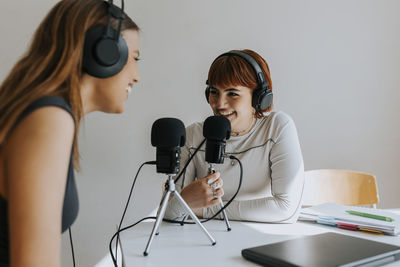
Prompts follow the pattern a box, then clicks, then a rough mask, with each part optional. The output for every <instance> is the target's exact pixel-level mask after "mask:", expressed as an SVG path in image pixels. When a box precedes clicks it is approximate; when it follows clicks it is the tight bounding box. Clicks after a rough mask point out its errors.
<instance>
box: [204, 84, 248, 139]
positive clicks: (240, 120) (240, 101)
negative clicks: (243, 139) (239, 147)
mask: <svg viewBox="0 0 400 267" xmlns="http://www.w3.org/2000/svg"><path fill="white" fill-rule="evenodd" d="M252 92H253V90H252V89H250V88H248V87H245V86H241V85H238V86H229V87H227V88H216V87H210V95H209V99H208V100H209V103H210V106H211V108H212V110H213V112H214V114H215V115H217V116H224V117H225V118H227V119H229V121H230V122H231V129H232V132H236V133H239V132H241V131H245V130H246V129H248V128H249V127H250V126H251V123H252V121H253V118H254V108H253V107H252V105H251V100H252Z"/></svg>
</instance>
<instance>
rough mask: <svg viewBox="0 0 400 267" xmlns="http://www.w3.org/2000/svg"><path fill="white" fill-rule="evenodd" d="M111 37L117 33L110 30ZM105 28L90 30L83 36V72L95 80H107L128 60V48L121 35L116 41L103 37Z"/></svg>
mask: <svg viewBox="0 0 400 267" xmlns="http://www.w3.org/2000/svg"><path fill="white" fill-rule="evenodd" d="M108 30H109V31H111V36H116V35H117V31H115V30H114V29H112V28H109V29H108ZM105 31H106V27H105V26H96V27H93V28H90V29H89V30H88V31H87V32H86V35H85V44H84V50H83V62H82V67H83V70H84V71H85V72H86V73H88V74H89V75H91V76H94V77H97V78H108V77H111V76H114V75H116V74H117V73H119V72H120V71H121V70H122V69H123V67H124V66H125V64H126V62H127V60H128V46H127V44H126V41H125V39H124V37H122V35H120V36H119V38H118V40H114V39H111V38H107V37H104V33H105Z"/></svg>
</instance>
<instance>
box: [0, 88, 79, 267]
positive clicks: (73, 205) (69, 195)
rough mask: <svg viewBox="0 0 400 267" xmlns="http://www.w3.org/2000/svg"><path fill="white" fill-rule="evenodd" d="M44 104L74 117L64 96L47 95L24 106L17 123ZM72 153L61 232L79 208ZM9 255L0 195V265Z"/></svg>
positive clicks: (4, 265) (2, 264) (6, 216)
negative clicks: (26, 106) (62, 110)
mask: <svg viewBox="0 0 400 267" xmlns="http://www.w3.org/2000/svg"><path fill="white" fill-rule="evenodd" d="M46 106H56V107H60V108H62V109H64V110H66V111H68V113H70V114H71V116H72V118H74V116H73V113H72V110H71V107H70V106H69V104H68V103H67V102H66V101H65V100H64V98H62V97H59V96H48V97H44V98H41V99H39V100H37V101H35V102H34V103H32V104H31V105H29V106H28V108H26V109H25V111H24V112H23V113H22V115H21V116H20V118H19V119H18V122H17V123H19V122H20V121H21V120H22V119H23V118H24V117H26V116H27V115H28V114H30V113H31V112H32V111H34V110H36V109H39V108H41V107H46ZM72 155H73V148H71V155H70V160H69V167H68V175H67V177H66V178H67V184H66V188H65V195H64V204H63V211H62V229H61V231H62V232H64V231H65V230H67V229H68V228H69V227H70V226H71V225H72V223H73V222H74V221H75V219H76V217H77V215H78V210H79V202H78V193H77V190H76V184H75V177H74V165H73V161H72ZM49 190H50V189H49ZM9 257H10V255H9V237H8V215H7V201H6V200H5V199H4V198H3V197H2V196H0V267H6V266H8V264H9Z"/></svg>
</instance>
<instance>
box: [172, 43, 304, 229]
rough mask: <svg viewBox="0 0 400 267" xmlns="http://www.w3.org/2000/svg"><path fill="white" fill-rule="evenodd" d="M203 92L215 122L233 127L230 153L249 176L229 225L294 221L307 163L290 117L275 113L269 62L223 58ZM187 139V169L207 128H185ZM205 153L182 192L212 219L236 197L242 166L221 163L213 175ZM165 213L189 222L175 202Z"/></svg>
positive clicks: (243, 55)
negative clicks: (220, 118) (234, 222)
mask: <svg viewBox="0 0 400 267" xmlns="http://www.w3.org/2000/svg"><path fill="white" fill-rule="evenodd" d="M205 93H206V98H207V99H206V100H207V102H208V103H209V105H210V107H211V109H212V112H213V113H214V115H216V116H223V117H225V118H227V119H228V120H229V121H230V123H231V131H232V133H231V137H230V139H229V140H227V141H226V148H225V152H226V154H227V155H233V156H235V157H237V158H238V159H240V161H241V162H242V165H243V169H244V170H243V183H242V186H241V189H240V191H239V193H238V194H237V196H236V198H235V200H234V201H232V202H231V204H230V206H228V207H227V208H226V215H227V216H228V218H229V219H231V220H243V221H257V222H269V223H293V222H295V221H296V220H297V217H298V214H299V208H300V205H301V197H302V191H303V185H304V166H303V157H302V154H301V149H300V144H299V140H298V136H297V130H296V127H295V124H294V122H293V120H292V118H291V117H290V116H289V115H287V114H286V113H284V112H282V111H273V110H272V108H273V101H272V81H271V75H270V69H269V67H268V64H267V62H266V61H265V60H264V59H263V58H262V57H261V56H260V55H259V54H258V53H256V52H254V51H252V50H249V49H245V50H232V51H229V52H227V53H224V54H222V55H220V56H219V57H217V58H216V59H215V60H214V62H213V63H212V64H211V67H210V70H209V73H208V79H207V89H206V92H205ZM186 137H187V138H186V140H187V141H186V145H185V146H184V147H183V149H182V157H181V162H182V163H185V162H186V161H187V159H188V158H189V157H190V156H191V154H193V153H194V151H196V149H197V148H198V146H199V145H200V144H201V143H202V140H203V139H204V137H203V123H202V122H199V123H194V124H192V125H190V126H189V127H187V129H186ZM204 147H205V145H203V146H202V147H200V150H199V152H198V153H197V154H196V155H195V156H194V158H193V160H192V163H191V164H189V165H188V168H187V169H186V175H185V176H184V177H185V179H184V180H183V179H181V180H180V181H179V182H178V186H177V187H178V188H179V189H181V190H182V191H181V196H182V197H183V199H185V201H186V203H187V204H188V205H189V206H190V207H191V208H192V209H193V211H194V212H195V213H196V215H197V216H199V217H203V218H210V217H212V216H213V215H214V214H216V213H217V212H218V211H219V210H220V208H221V206H220V205H218V204H219V203H220V200H221V199H222V201H223V203H224V204H226V203H227V202H228V200H230V199H231V198H232V197H233V196H234V195H235V192H236V190H237V187H238V183H239V179H238V177H239V165H238V164H237V162H236V161H234V160H232V161H231V160H230V159H225V162H224V163H223V164H215V165H214V167H215V169H216V170H217V172H215V173H213V174H208V164H207V162H206V161H205V158H206V157H205V153H204ZM166 214H167V217H168V218H169V219H174V220H182V219H183V218H185V216H186V215H187V214H186V212H185V210H184V209H183V207H181V205H180V204H179V201H177V200H176V199H175V198H172V199H171V200H170V203H169V207H168V209H167V213H166ZM219 218H222V215H221V214H220V217H219Z"/></svg>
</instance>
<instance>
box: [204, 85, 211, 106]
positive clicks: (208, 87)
mask: <svg viewBox="0 0 400 267" xmlns="http://www.w3.org/2000/svg"><path fill="white" fill-rule="evenodd" d="M204 93H205V94H206V99H207V103H210V99H209V97H210V86H209V85H208V86H207V87H206V90H205V92H204Z"/></svg>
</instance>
